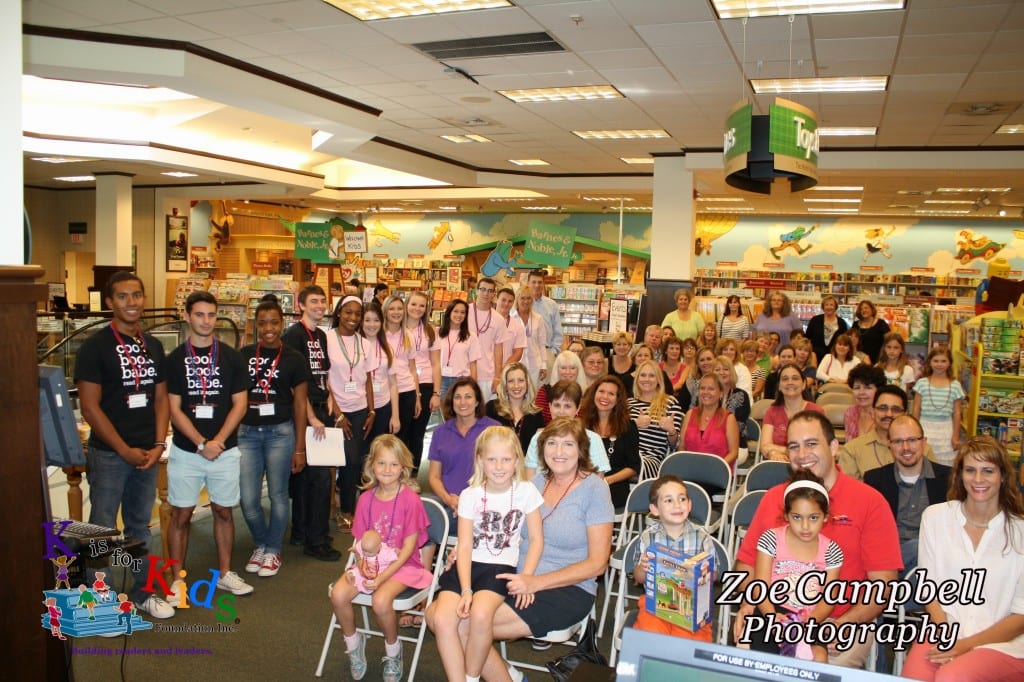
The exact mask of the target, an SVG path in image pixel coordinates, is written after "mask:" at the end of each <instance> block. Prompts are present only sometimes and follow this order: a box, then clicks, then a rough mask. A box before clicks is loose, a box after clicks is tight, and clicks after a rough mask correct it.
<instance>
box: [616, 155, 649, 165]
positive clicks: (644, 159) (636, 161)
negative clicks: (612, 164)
mask: <svg viewBox="0 0 1024 682" xmlns="http://www.w3.org/2000/svg"><path fill="white" fill-rule="evenodd" d="M619 159H620V160H621V161H622V162H623V163H628V164H629V165H631V166H645V165H654V159H653V158H651V157H649V156H620V157H619Z"/></svg>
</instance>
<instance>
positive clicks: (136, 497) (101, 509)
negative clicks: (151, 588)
mask: <svg viewBox="0 0 1024 682" xmlns="http://www.w3.org/2000/svg"><path fill="white" fill-rule="evenodd" d="M87 461H88V465H89V469H88V473H87V474H86V479H87V480H88V482H89V502H90V505H91V509H90V511H89V523H95V524H97V525H100V526H106V527H107V528H116V527H117V510H118V508H120V509H121V519H122V520H123V521H124V533H125V535H127V536H129V537H131V538H133V539H135V540H139V541H141V542H143V543H144V546H145V547H146V548H147V549H148V545H149V537H150V533H149V522H150V519H152V517H153V503H154V501H155V500H156V474H157V466H158V465H154V466H152V467H150V468H149V469H147V470H145V471H140V470H138V469H136V468H135V467H134V466H133V465H131V464H129V463H128V462H126V461H124V460H123V459H122V458H121V457H120V455H118V454H117V453H116V452H113V451H112V450H104V449H102V448H98V447H90V448H89V454H88V459H87ZM148 572H149V558H148V557H147V559H146V560H145V561H142V562H140V564H139V570H138V571H135V572H133V574H132V575H133V576H134V578H135V584H134V586H133V587H132V590H131V592H129V596H130V597H131V598H132V601H134V602H136V603H142V602H143V601H145V600H146V599H147V598H148V597H149V594H148V593H146V592H143V591H142V588H143V587H145V586H146V575H147V573H148Z"/></svg>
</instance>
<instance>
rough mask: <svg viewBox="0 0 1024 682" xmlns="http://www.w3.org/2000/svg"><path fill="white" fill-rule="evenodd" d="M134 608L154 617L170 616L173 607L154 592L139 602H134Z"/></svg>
mask: <svg viewBox="0 0 1024 682" xmlns="http://www.w3.org/2000/svg"><path fill="white" fill-rule="evenodd" d="M135 608H137V609H138V610H139V611H142V612H144V613H148V614H149V615H151V616H153V617H154V618H170V617H171V616H173V615H174V607H173V606H171V605H170V604H168V603H167V602H166V601H164V600H163V599H161V598H160V597H158V596H156V595H155V594H151V595H149V597H148V598H147V599H146V601H144V602H142V603H141V604H136V605H135Z"/></svg>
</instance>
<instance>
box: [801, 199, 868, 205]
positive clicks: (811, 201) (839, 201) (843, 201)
mask: <svg viewBox="0 0 1024 682" xmlns="http://www.w3.org/2000/svg"><path fill="white" fill-rule="evenodd" d="M804 201H805V202H806V203H808V204H859V203H860V199H833V198H821V199H811V198H805V199H804Z"/></svg>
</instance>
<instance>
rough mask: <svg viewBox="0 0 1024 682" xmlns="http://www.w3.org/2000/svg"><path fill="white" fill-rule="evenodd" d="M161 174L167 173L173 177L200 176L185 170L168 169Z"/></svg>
mask: <svg viewBox="0 0 1024 682" xmlns="http://www.w3.org/2000/svg"><path fill="white" fill-rule="evenodd" d="M160 175H166V176H168V177H171V178H198V177H199V176H198V175H196V174H195V173H186V172H185V171H167V172H166V173H161V174H160Z"/></svg>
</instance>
